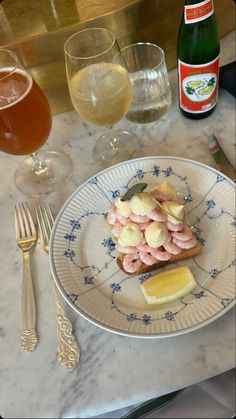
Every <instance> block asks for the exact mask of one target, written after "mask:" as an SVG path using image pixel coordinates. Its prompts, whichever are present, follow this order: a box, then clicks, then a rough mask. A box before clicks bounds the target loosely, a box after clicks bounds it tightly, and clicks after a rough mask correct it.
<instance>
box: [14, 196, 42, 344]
mask: <svg viewBox="0 0 236 419" xmlns="http://www.w3.org/2000/svg"><path fill="white" fill-rule="evenodd" d="M15 228H16V240H17V244H18V246H19V248H20V249H21V250H22V252H23V284H22V326H23V328H22V335H21V347H22V349H24V350H25V351H29V352H31V351H33V350H34V349H35V347H36V345H37V343H38V338H37V334H36V308H35V297H34V289H33V281H32V275H31V269H30V260H29V257H30V250H31V249H32V247H33V246H34V245H35V244H36V241H37V233H36V229H35V226H34V223H33V219H32V216H31V214H30V211H29V207H28V205H27V204H26V203H25V204H24V203H19V204H18V205H16V206H15Z"/></svg>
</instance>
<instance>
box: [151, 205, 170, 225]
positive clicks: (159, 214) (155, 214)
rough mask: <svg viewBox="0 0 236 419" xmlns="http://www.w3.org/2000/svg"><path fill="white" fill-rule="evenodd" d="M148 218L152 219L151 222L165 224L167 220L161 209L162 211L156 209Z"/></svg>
mask: <svg viewBox="0 0 236 419" xmlns="http://www.w3.org/2000/svg"><path fill="white" fill-rule="evenodd" d="M148 217H149V218H151V220H154V221H160V222H165V221H166V219H167V218H166V214H164V212H163V211H162V209H161V208H160V209H157V208H155V209H154V210H152V211H151V212H149V214H148Z"/></svg>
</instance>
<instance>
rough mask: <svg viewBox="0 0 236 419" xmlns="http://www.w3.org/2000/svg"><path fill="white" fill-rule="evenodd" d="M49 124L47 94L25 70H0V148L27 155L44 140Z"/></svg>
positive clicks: (49, 129) (48, 130)
mask: <svg viewBox="0 0 236 419" xmlns="http://www.w3.org/2000/svg"><path fill="white" fill-rule="evenodd" d="M51 126H52V115H51V110H50V107H49V104H48V101H47V98H46V96H45V95H44V93H43V92H42V90H41V89H40V87H39V86H38V85H37V83H36V82H35V81H34V80H33V79H32V77H31V76H30V75H29V74H28V73H26V72H25V71H24V70H20V69H12V68H5V69H4V68H3V69H1V71H0V150H1V151H4V152H6V153H10V154H21V155H27V154H31V153H33V152H35V151H36V150H38V149H39V148H40V147H41V146H42V145H43V144H44V143H45V141H46V140H47V138H48V136H49V133H50V131H51Z"/></svg>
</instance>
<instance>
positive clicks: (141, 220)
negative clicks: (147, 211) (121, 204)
mask: <svg viewBox="0 0 236 419" xmlns="http://www.w3.org/2000/svg"><path fill="white" fill-rule="evenodd" d="M129 218H130V220H131V221H133V222H134V223H147V222H148V221H150V218H149V217H147V216H146V215H137V214H134V213H133V212H131V214H130V215H129Z"/></svg>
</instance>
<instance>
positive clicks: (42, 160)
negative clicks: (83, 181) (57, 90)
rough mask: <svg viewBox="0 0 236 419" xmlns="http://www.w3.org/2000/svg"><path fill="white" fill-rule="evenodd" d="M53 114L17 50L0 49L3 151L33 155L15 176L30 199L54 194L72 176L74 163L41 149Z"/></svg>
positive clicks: (0, 102)
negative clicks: (18, 55)
mask: <svg viewBox="0 0 236 419" xmlns="http://www.w3.org/2000/svg"><path fill="white" fill-rule="evenodd" d="M51 127H52V114H51V109H50V106H49V103H48V101H47V98H46V96H45V95H44V93H43V91H42V90H41V89H40V87H39V86H38V84H37V83H36V82H35V81H34V80H33V79H32V77H31V75H30V73H29V72H28V71H27V70H26V69H25V68H24V67H23V66H22V65H21V64H20V62H19V59H18V57H17V56H16V54H15V53H14V52H13V51H10V50H7V49H3V48H1V49H0V150H1V151H3V152H5V153H9V154H14V155H29V157H28V158H27V159H26V160H25V161H24V162H23V163H21V164H20V165H19V167H18V168H17V170H16V173H15V184H16V186H17V188H18V189H19V190H20V191H21V192H22V193H24V194H25V195H29V196H35V197H37V196H42V195H47V194H49V193H51V192H54V191H55V190H56V189H58V187H59V186H60V185H62V184H63V183H64V182H65V181H68V180H69V178H70V176H71V160H70V159H69V157H68V156H66V155H65V154H62V153H59V152H56V151H44V152H41V151H40V152H39V153H37V150H38V149H39V148H40V147H41V146H42V145H43V144H44V143H45V142H46V140H47V138H48V136H49V134H50V131H51Z"/></svg>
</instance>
